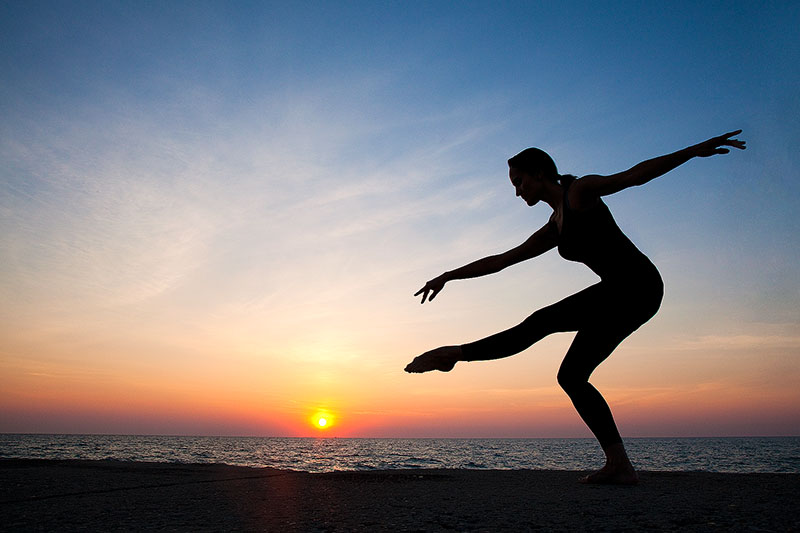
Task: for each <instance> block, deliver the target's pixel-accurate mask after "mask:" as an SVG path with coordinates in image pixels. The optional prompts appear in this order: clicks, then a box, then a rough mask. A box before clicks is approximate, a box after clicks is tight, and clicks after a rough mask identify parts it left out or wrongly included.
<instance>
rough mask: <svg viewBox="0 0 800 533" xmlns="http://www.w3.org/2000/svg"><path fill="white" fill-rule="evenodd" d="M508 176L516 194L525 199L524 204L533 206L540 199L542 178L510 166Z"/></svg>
mask: <svg viewBox="0 0 800 533" xmlns="http://www.w3.org/2000/svg"><path fill="white" fill-rule="evenodd" d="M508 177H509V178H511V184H512V185H513V186H514V189H516V192H517V196H519V197H520V198H522V199H523V200H525V203H526V204H528V205H529V206H534V205H536V204H537V203H538V202H539V200H541V197H540V194H541V186H542V180H541V178H540V177H539V176H537V177H533V176H531V175H530V174H528V173H527V172H523V171H522V170H519V169H516V168H514V167H511V168H509V169H508Z"/></svg>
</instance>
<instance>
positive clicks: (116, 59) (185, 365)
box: [0, 1, 800, 437]
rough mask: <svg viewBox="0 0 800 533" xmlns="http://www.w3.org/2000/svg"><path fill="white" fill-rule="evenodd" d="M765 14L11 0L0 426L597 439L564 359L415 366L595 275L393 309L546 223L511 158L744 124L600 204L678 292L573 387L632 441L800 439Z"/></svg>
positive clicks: (788, 37) (519, 271) (649, 5)
mask: <svg viewBox="0 0 800 533" xmlns="http://www.w3.org/2000/svg"><path fill="white" fill-rule="evenodd" d="M697 4H700V5H697ZM764 5H768V6H769V7H763V5H762V3H759V2H724V3H723V2H699V3H698V2H669V3H667V2H613V3H604V2H600V3H596V2H577V3H570V2H567V3H562V2H541V3H539V2H519V3H514V2H505V3H501V2H310V3H305V4H304V3H301V2H276V3H269V2H253V3H249V2H227V3H225V2H219V3H217V2H194V1H193V2H185V3H183V2H99V1H98V2H10V1H2V2H0V72H1V74H0V228H1V231H0V301H2V305H1V306H0V431H2V432H67V433H83V432H92V433H166V434H215V435H298V436H300V435H322V434H324V435H337V436H400V437H403V436H407V437H415V436H466V437H476V436H486V437H574V436H588V435H589V432H588V430H587V429H586V428H585V427H584V426H583V423H582V422H581V421H580V419H579V418H578V415H577V414H576V413H575V412H574V410H573V408H572V406H571V404H570V402H569V400H568V398H567V397H566V395H565V394H564V393H563V392H562V391H561V390H560V389H559V388H558V386H557V384H556V379H555V374H556V371H557V369H558V365H559V363H560V360H561V358H562V356H563V354H564V352H565V351H566V348H567V346H568V345H569V342H570V340H571V337H572V334H559V335H554V336H551V337H549V338H547V339H545V340H544V341H542V342H540V343H539V344H537V345H536V346H534V347H533V348H531V349H529V350H527V351H525V352H523V353H522V354H519V355H517V356H515V357H512V358H509V359H504V360H501V361H495V362H490V363H473V364H460V365H458V366H457V367H456V369H455V370H454V371H453V372H451V373H450V374H440V373H435V374H425V375H409V374H406V373H404V372H403V371H402V369H403V367H404V366H405V365H406V363H408V361H410V359H411V358H413V357H414V356H415V355H418V354H419V353H422V352H423V351H426V350H428V349H431V348H434V347H436V346H439V345H443V344H456V343H462V342H467V341H471V340H475V339H477V338H479V337H482V336H485V335H488V334H491V333H494V332H496V331H499V330H501V329H505V328H507V327H510V326H512V325H514V324H516V323H518V322H519V321H521V320H522V319H523V318H525V317H526V316H527V315H528V314H530V313H531V312H533V311H534V310H536V309H537V308H539V307H542V306H544V305H546V304H549V303H552V302H554V301H556V300H558V299H560V298H562V297H564V296H567V295H569V294H571V293H572V292H575V291H577V290H579V289H581V288H583V287H585V286H587V285H589V284H591V283H592V282H593V281H594V280H595V277H594V275H593V274H592V273H591V272H590V271H589V270H588V269H587V268H586V267H584V266H582V265H579V264H574V263H568V262H566V261H564V260H562V259H560V258H559V257H558V255H557V254H556V253H555V252H550V253H548V254H546V255H545V256H543V257H540V258H538V259H536V260H533V261H530V262H527V263H524V264H522V265H517V266H515V267H512V268H510V269H508V270H506V271H504V272H502V273H500V274H496V275H493V276H489V277H486V278H481V279H476V280H470V281H457V282H453V283H451V284H448V285H447V286H446V287H445V289H444V291H443V292H442V293H441V294H440V295H439V297H438V298H437V299H436V300H435V301H434V302H433V303H431V304H425V305H424V306H420V304H419V299H418V298H414V297H412V294H413V293H414V292H416V291H417V289H419V288H420V287H421V286H422V285H423V284H424V282H425V281H426V280H428V279H430V278H432V277H434V276H436V275H438V274H440V273H441V272H443V271H445V270H449V269H453V268H455V267H458V266H461V265H463V264H465V263H467V262H469V261H471V260H474V259H477V258H480V257H483V256H485V255H489V254H493V253H497V252H501V251H504V250H506V249H508V248H510V247H512V246H515V245H516V244H518V243H520V242H522V241H523V240H525V239H526V238H527V237H528V235H529V234H530V233H531V232H533V231H534V230H535V229H537V228H538V227H540V226H541V225H542V224H543V223H544V222H545V221H546V220H547V218H548V217H549V211H548V209H547V208H546V206H541V205H540V206H537V207H535V208H532V209H531V208H528V207H526V206H525V204H524V203H523V202H522V201H521V200H520V199H518V198H516V197H515V196H514V190H513V188H512V186H511V185H510V183H509V181H508V176H507V166H506V159H507V158H508V157H510V156H511V155H513V154H515V153H517V152H518V151H520V150H521V149H523V148H526V147H528V146H539V147H541V148H543V149H545V150H547V151H548V152H549V153H550V154H551V155H552V156H553V157H554V159H555V160H556V163H557V164H558V166H559V170H561V171H562V172H569V173H573V174H578V175H580V174H586V173H600V174H607V173H613V172H616V171H620V170H624V169H626V168H628V167H630V166H632V165H634V164H635V163H637V162H639V161H641V160H643V159H647V158H650V157H654V156H657V155H661V154H664V153H668V152H671V151H674V150H677V149H680V148H683V147H685V146H687V145H689V144H692V143H695V142H699V141H702V140H704V139H706V138H708V137H711V136H713V135H718V134H721V133H724V132H726V131H730V130H734V129H737V128H742V129H743V130H744V133H743V134H742V135H741V138H743V139H745V140H747V146H748V149H747V150H746V151H745V152H736V153H733V154H729V155H727V156H721V157H714V158H710V159H702V160H694V161H691V162H689V163H688V164H686V165H685V166H683V167H681V168H679V169H677V170H676V171H674V172H672V173H670V174H668V175H667V176H664V177H662V178H660V179H658V180H656V181H654V182H651V183H650V184H648V185H647V186H645V187H643V188H635V189H631V190H627V191H624V192H622V193H620V194H618V195H616V196H613V197H610V198H608V199H607V203H608V204H609V206H610V207H611V209H612V211H613V212H614V214H615V217H616V219H617V221H618V223H619V224H620V225H621V226H622V228H623V230H624V231H625V232H626V233H627V234H628V235H629V236H630V237H631V238H632V239H633V240H634V242H635V243H636V244H637V245H638V246H639V247H640V248H641V249H642V250H643V251H644V252H645V253H647V254H648V255H649V256H650V257H651V258H652V260H653V261H654V262H655V263H656V265H657V266H658V267H659V269H660V271H661V273H662V276H663V278H664V280H665V283H666V297H665V300H664V303H663V306H662V309H661V311H660V313H659V314H658V315H657V316H656V317H655V318H654V319H653V320H651V321H650V322H649V323H648V324H647V325H645V326H643V327H642V328H641V329H640V330H639V331H638V332H636V333H635V334H634V335H633V336H632V337H631V338H629V339H628V340H627V341H626V342H625V343H623V344H622V345H621V346H620V347H619V348H618V350H617V351H616V352H615V354H614V355H613V356H612V357H611V358H610V359H609V360H608V361H606V362H605V363H604V364H603V365H602V366H601V367H600V368H599V369H598V370H597V371H596V372H595V374H594V376H593V378H592V381H593V383H594V384H595V385H596V386H597V387H598V388H599V389H600V390H601V391H603V392H604V394H605V395H606V397H607V398H608V400H609V403H610V404H611V406H612V409H613V410H614V412H615V415H616V417H617V420H618V423H619V426H620V429H621V432H622V434H623V435H627V436H665V435H666V436H671V435H675V436H683V435H798V434H800V392H799V391H800V387H798V386H797V385H798V383H800V359H798V355H800V305H798V304H799V303H800V283H798V282H800V247H799V246H798V243H799V242H800V238H798V235H800V167H799V165H798V163H799V162H800V156H798V153H799V151H798V147H797V140H798V139H800V121H799V120H798V117H800V90H798V89H800V69H798V65H800V41H798V39H797V28H798V27H800V4H798V3H797V2H768V3H766V4H764ZM317 413H325V415H326V416H327V418H328V421H329V423H328V425H327V427H326V429H325V430H324V432H321V431H320V430H319V429H315V428H314V427H313V423H312V422H313V420H314V419H315V418H316V417H315V415H316V414H317Z"/></svg>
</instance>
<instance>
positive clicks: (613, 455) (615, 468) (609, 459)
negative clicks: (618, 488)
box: [580, 442, 639, 485]
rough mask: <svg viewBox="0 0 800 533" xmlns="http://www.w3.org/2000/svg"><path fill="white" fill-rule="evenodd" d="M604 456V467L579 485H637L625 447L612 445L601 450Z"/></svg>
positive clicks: (637, 479) (637, 477)
mask: <svg viewBox="0 0 800 533" xmlns="http://www.w3.org/2000/svg"><path fill="white" fill-rule="evenodd" d="M603 451H604V452H605V454H606V465H605V466H604V467H603V468H601V469H600V470H598V471H597V472H595V473H594V474H590V475H588V476H586V477H585V478H583V479H581V480H580V481H581V483H589V484H597V485H636V484H637V483H639V476H638V475H636V470H634V468H633V465H632V464H631V460H630V459H628V453H627V452H626V451H625V446H624V445H623V444H622V443H621V442H620V443H618V444H612V445H611V446H609V447H608V448H605V449H604V450H603Z"/></svg>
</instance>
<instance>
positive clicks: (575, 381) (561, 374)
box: [556, 365, 589, 396]
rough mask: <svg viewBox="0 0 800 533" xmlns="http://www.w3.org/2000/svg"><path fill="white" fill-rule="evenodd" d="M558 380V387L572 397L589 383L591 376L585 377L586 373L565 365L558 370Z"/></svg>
mask: <svg viewBox="0 0 800 533" xmlns="http://www.w3.org/2000/svg"><path fill="white" fill-rule="evenodd" d="M556 379H557V380H558V385H559V386H560V387H561V388H562V389H564V392H566V393H567V395H570V396H571V395H572V394H573V393H574V392H577V391H579V390H581V389H582V388H583V387H585V386H586V384H588V383H589V376H587V375H585V373H584V372H578V371H576V370H575V369H572V368H570V367H565V366H563V365H562V367H561V368H560V369H559V370H558V374H557V375H556Z"/></svg>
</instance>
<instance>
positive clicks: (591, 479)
mask: <svg viewBox="0 0 800 533" xmlns="http://www.w3.org/2000/svg"><path fill="white" fill-rule="evenodd" d="M614 329H616V331H614ZM633 329H635V328H633ZM633 329H623V330H620V329H617V328H613V329H612V328H608V329H606V328H603V329H599V328H592V329H588V330H586V329H584V330H579V331H578V334H577V335H575V340H573V342H572V345H571V346H570V348H569V351H568V352H567V355H566V356H565V357H564V361H563V362H562V363H561V368H560V369H559V371H558V383H559V385H561V388H563V389H564V391H565V392H566V393H567V395H568V396H569V398H570V400H572V404H573V405H574V406H575V409H576V410H577V411H578V414H579V415H580V416H581V418H582V419H583V421H584V422H585V423H586V425H587V426H588V427H589V429H590V430H591V431H592V433H594V435H595V437H597V440H598V441H599V442H600V445H601V446H602V447H603V451H604V452H605V454H606V465H605V466H604V467H603V468H602V469H601V470H600V471H598V472H596V473H595V474H592V475H590V476H587V477H586V478H585V479H584V481H585V482H587V483H615V484H634V483H636V482H637V481H638V477H637V476H636V471H635V470H634V469H633V465H631V462H630V460H629V459H628V455H627V453H626V452H625V447H624V445H623V444H622V437H620V434H619V430H618V429H617V425H616V423H615V422H614V416H613V415H612V414H611V409H610V408H609V407H608V403H606V401H605V399H604V398H603V396H602V395H601V394H600V392H599V391H598V390H597V389H595V388H594V387H593V386H592V385H591V384H590V383H589V376H590V375H591V374H592V372H593V371H594V369H595V368H597V366H598V365H599V364H600V363H602V362H603V361H604V360H605V359H606V358H607V357H608V356H609V355H611V352H612V351H613V350H614V348H616V347H617V346H618V345H619V343H620V342H622V340H623V339H625V337H627V336H628V335H629V334H630V333H631V332H632V331H633Z"/></svg>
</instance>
